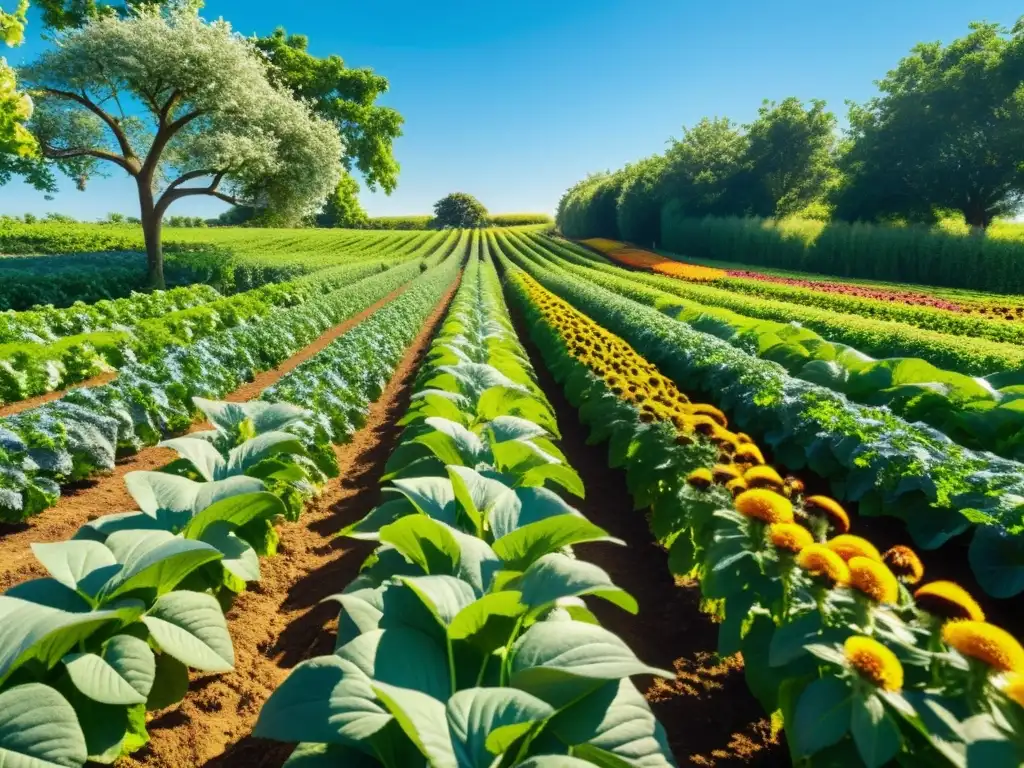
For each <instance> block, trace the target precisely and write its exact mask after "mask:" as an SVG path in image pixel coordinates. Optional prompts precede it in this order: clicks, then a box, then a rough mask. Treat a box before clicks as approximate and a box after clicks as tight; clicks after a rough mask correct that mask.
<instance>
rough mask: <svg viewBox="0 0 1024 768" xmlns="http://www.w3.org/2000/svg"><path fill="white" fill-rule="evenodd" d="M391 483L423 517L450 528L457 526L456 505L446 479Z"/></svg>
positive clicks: (413, 479)
mask: <svg viewBox="0 0 1024 768" xmlns="http://www.w3.org/2000/svg"><path fill="white" fill-rule="evenodd" d="M393 482H394V486H395V488H397V489H398V490H399V492H400V493H401V494H402V495H403V496H405V497H406V498H407V499H408V500H409V501H411V502H412V504H413V506H415V507H416V509H418V510H419V511H420V512H422V513H423V514H424V515H427V516H428V517H432V518H434V519H435V520H440V521H441V522H443V523H447V524H448V525H450V526H452V527H455V526H456V525H457V524H458V503H457V502H456V500H455V490H454V489H453V488H452V483H451V480H449V479H448V478H446V477H416V478H409V479H400V480H394V481H393Z"/></svg>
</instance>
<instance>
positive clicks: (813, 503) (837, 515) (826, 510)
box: [797, 480, 850, 533]
mask: <svg viewBox="0 0 1024 768" xmlns="http://www.w3.org/2000/svg"><path fill="white" fill-rule="evenodd" d="M797 482H798V483H800V481H799V480H797ZM800 492H801V493H802V492H803V483H800ZM804 511H805V512H807V513H808V514H811V515H818V516H820V517H824V518H826V519H827V520H828V522H829V525H831V526H832V528H833V530H835V531H836V533H847V532H848V531H849V530H850V516H849V515H847V514H846V510H845V509H843V508H842V506H841V505H840V504H839V502H838V501H836V500H834V499H830V498H829V497H828V496H808V497H807V498H806V499H804Z"/></svg>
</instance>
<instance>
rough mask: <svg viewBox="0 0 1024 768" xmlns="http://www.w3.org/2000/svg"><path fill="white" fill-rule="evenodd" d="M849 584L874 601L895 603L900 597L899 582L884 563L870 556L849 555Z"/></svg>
mask: <svg viewBox="0 0 1024 768" xmlns="http://www.w3.org/2000/svg"><path fill="white" fill-rule="evenodd" d="M846 564H847V566H849V568H850V586H851V587H853V588H854V589H856V590H858V591H859V592H863V593H864V594H865V595H867V596H868V597H870V598H871V599H872V600H874V601H875V602H876V603H887V604H895V603H897V602H899V599H900V583H899V582H898V581H897V580H896V577H895V576H894V575H893V573H892V571H890V570H889V569H888V568H887V567H886V565H885V564H884V563H880V562H878V561H877V560H872V559H871V558H870V557H851V558H850V559H849V560H848V561H847V563H846Z"/></svg>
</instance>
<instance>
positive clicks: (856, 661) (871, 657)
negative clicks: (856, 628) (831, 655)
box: [843, 635, 903, 692]
mask: <svg viewBox="0 0 1024 768" xmlns="http://www.w3.org/2000/svg"><path fill="white" fill-rule="evenodd" d="M843 654H844V655H845V656H846V660H847V661H848V662H850V666H851V667H853V668H854V669H855V670H856V671H857V674H859V675H860V676H861V677H863V678H864V679H865V680H868V681H869V682H870V683H872V684H873V685H875V686H877V687H878V688H881V689H882V690H884V691H893V692H895V691H899V690H900V689H901V688H903V665H902V664H900V660H899V659H898V658H896V654H895V653H893V652H892V651H890V650H889V649H888V648H886V647H885V646H884V645H882V644H881V643H880V642H878V641H877V640H875V639H874V638H872V637H861V636H859V635H854V636H852V637H848V638H847V639H846V642H845V643H843Z"/></svg>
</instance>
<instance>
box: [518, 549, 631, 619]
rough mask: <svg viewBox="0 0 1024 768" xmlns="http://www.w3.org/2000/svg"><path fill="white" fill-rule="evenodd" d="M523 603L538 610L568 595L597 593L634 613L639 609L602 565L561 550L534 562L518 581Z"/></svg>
mask: <svg viewBox="0 0 1024 768" xmlns="http://www.w3.org/2000/svg"><path fill="white" fill-rule="evenodd" d="M518 588H519V589H520V590H521V591H522V600H523V603H524V604H525V605H526V606H527V607H528V608H529V609H530V610H531V611H538V610H540V609H542V608H544V607H547V606H551V605H553V604H554V603H555V602H557V601H558V600H560V599H562V598H565V597H579V596H581V595H595V596H597V597H601V598H604V599H605V600H607V601H609V602H611V603H614V604H615V605H617V606H619V607H620V608H623V609H625V610H627V611H629V612H630V613H634V614H635V613H636V612H637V611H638V610H639V606H638V605H637V602H636V599H635V598H634V597H633V596H632V595H630V594H629V593H628V592H626V591H625V590H624V589H621V588H619V587H617V586H615V584H614V583H612V580H611V577H610V576H609V575H608V574H607V573H606V572H605V571H604V570H603V569H601V568H599V567H598V566H596V565H593V564H592V563H587V562H585V561H583V560H577V559H576V558H573V557H568V556H566V555H564V554H562V553H561V552H552V553H550V554H547V555H544V556H543V557H541V558H539V559H538V560H536V561H535V562H534V563H532V564H531V565H530V567H529V568H527V569H526V571H525V572H524V573H523V577H522V580H521V581H520V582H519V584H518Z"/></svg>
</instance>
